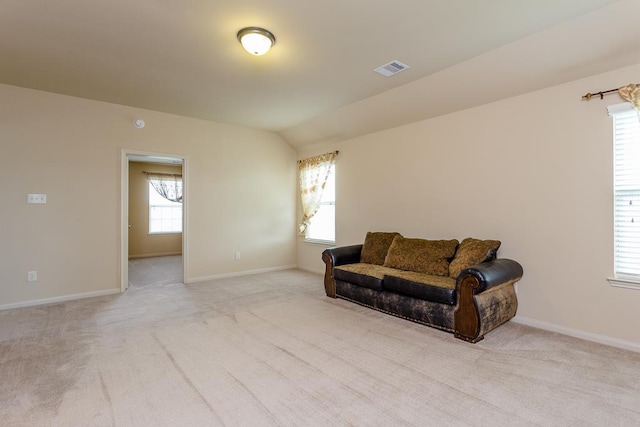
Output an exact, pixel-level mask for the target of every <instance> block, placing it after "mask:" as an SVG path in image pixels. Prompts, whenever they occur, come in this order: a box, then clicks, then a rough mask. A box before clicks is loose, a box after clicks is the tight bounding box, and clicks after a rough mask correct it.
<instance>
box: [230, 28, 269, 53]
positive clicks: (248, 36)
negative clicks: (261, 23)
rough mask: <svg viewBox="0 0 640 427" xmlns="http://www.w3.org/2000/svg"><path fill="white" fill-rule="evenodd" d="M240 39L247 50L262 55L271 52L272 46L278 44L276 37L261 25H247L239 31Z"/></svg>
mask: <svg viewBox="0 0 640 427" xmlns="http://www.w3.org/2000/svg"><path fill="white" fill-rule="evenodd" d="M238 41H239V42H240V43H241V44H242V47H244V48H245V50H246V51H247V52H249V53H250V54H252V55H255V56H260V55H264V54H265V53H267V52H269V49H271V46H273V45H274V44H276V37H275V36H274V35H273V34H272V33H271V32H270V31H267V30H265V29H264V28H260V27H246V28H243V29H241V30H240V31H238Z"/></svg>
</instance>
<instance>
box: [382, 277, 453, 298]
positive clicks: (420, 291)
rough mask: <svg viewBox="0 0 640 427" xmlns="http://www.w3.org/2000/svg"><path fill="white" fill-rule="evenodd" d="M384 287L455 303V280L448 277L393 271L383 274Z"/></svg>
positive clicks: (416, 296) (418, 296)
mask: <svg viewBox="0 0 640 427" xmlns="http://www.w3.org/2000/svg"><path fill="white" fill-rule="evenodd" d="M382 285H383V287H384V288H385V289H388V290H392V291H395V292H399V293H402V294H405V295H409V296H412V297H414V298H418V299H422V300H426V301H431V302H437V303H442V304H449V305H454V304H455V303H456V298H457V294H456V281H455V279H452V278H450V277H445V276H436V275H433V274H426V273H417V272H414V271H395V272H393V273H392V274H390V275H386V276H384V279H383V281H382Z"/></svg>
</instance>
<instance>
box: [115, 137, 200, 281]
mask: <svg viewBox="0 0 640 427" xmlns="http://www.w3.org/2000/svg"><path fill="white" fill-rule="evenodd" d="M132 156H136V157H146V158H149V159H167V160H169V159H171V160H180V161H182V196H183V197H182V283H187V277H189V276H188V274H187V265H188V263H187V259H188V253H187V248H188V245H187V229H188V221H187V218H188V215H187V212H188V208H187V206H188V203H189V197H188V188H189V186H188V185H187V181H188V166H187V165H188V158H187V156H184V155H181V154H167V153H158V152H153V151H140V150H130V149H126V148H124V149H122V151H121V157H120V158H121V160H120V292H124V291H126V290H127V288H128V287H129V162H130V161H132V160H131V157H132Z"/></svg>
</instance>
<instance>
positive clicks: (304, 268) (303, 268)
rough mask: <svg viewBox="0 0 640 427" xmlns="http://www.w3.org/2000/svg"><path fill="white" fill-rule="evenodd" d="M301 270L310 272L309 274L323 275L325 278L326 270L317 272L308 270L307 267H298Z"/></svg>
mask: <svg viewBox="0 0 640 427" xmlns="http://www.w3.org/2000/svg"><path fill="white" fill-rule="evenodd" d="M298 269H299V270H302V271H308V272H309V273H316V274H321V275H323V276H324V268H323V269H322V270H316V269H313V268H307V267H298Z"/></svg>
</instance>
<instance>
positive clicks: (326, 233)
mask: <svg viewBox="0 0 640 427" xmlns="http://www.w3.org/2000/svg"><path fill="white" fill-rule="evenodd" d="M335 171H336V168H335V165H334V166H333V167H332V168H331V170H330V172H329V176H328V177H327V182H326V184H325V186H324V191H323V192H322V200H321V201H320V208H319V209H318V212H316V214H315V215H314V216H313V217H312V218H311V220H310V221H309V226H308V227H307V231H306V234H305V238H306V239H307V240H319V241H325V242H335V241H336V225H335V222H336V174H335Z"/></svg>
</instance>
